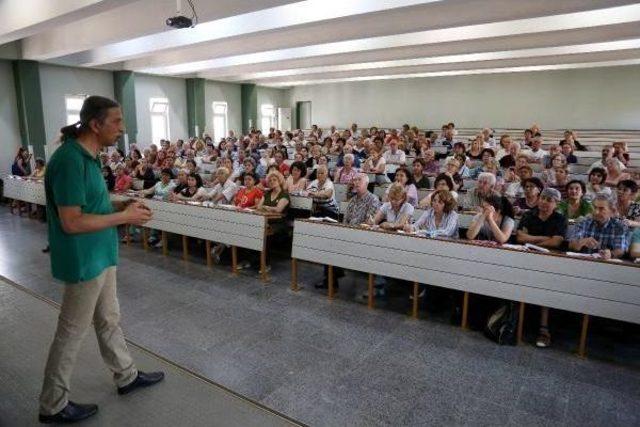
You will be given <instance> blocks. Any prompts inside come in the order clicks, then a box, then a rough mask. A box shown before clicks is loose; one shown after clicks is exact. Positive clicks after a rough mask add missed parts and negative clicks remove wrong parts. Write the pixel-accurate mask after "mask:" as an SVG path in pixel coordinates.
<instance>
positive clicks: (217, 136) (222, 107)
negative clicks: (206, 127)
mask: <svg viewBox="0 0 640 427" xmlns="http://www.w3.org/2000/svg"><path fill="white" fill-rule="evenodd" d="M226 136H227V103H226V102H214V103H213V140H214V141H220V140H221V139H222V138H225V137H226Z"/></svg>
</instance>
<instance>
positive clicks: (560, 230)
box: [516, 188, 567, 348]
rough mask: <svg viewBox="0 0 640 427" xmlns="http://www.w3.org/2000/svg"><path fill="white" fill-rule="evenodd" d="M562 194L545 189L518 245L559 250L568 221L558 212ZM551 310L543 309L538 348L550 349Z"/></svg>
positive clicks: (523, 223) (524, 224) (523, 225)
mask: <svg viewBox="0 0 640 427" xmlns="http://www.w3.org/2000/svg"><path fill="white" fill-rule="evenodd" d="M560 199H561V197H560V193H559V192H558V190H556V189H553V188H545V189H544V190H543V191H542V193H541V194H540V200H539V201H538V206H537V207H535V208H533V209H531V210H530V211H527V212H526V213H525V214H524V215H523V216H522V219H521V220H520V223H519V224H518V232H517V234H516V240H517V241H518V243H520V244H523V243H531V244H533V245H536V246H541V247H543V248H547V249H558V248H559V247H560V245H562V242H563V241H564V236H565V234H566V232H567V220H566V218H565V217H564V216H562V214H560V213H558V212H557V211H556V208H557V207H558V203H559V202H560ZM549 345H551V333H550V332H549V308H548V307H541V313H540V330H539V332H538V338H537V340H536V346H537V347H541V348H544V347H549Z"/></svg>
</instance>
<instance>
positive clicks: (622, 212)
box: [614, 179, 640, 227]
mask: <svg viewBox="0 0 640 427" xmlns="http://www.w3.org/2000/svg"><path fill="white" fill-rule="evenodd" d="M616 190H617V191H616V194H617V196H618V197H617V199H616V200H617V201H616V205H615V210H614V211H615V214H616V216H618V217H619V218H622V219H623V220H624V223H625V224H626V225H627V226H628V227H640V202H636V201H635V200H636V197H637V196H638V184H636V182H635V181H633V180H630V179H627V180H623V181H620V182H619V183H618V186H617V189H616Z"/></svg>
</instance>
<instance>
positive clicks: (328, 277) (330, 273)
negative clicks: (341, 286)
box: [327, 265, 333, 299]
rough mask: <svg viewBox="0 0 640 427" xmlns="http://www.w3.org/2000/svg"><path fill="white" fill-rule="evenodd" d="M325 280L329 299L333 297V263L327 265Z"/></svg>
mask: <svg viewBox="0 0 640 427" xmlns="http://www.w3.org/2000/svg"><path fill="white" fill-rule="evenodd" d="M327 281H328V282H329V283H328V284H329V299H333V265H330V266H329V267H328V274H327Z"/></svg>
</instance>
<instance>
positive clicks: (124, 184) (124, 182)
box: [113, 164, 133, 193]
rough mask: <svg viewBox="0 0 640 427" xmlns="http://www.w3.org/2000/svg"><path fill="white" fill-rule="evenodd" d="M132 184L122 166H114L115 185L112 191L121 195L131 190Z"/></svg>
mask: <svg viewBox="0 0 640 427" xmlns="http://www.w3.org/2000/svg"><path fill="white" fill-rule="evenodd" d="M132 184H133V180H132V179H131V177H130V176H129V175H127V172H126V171H125V169H124V165H122V164H119V165H118V166H116V184H115V187H114V188H113V191H115V192H116V193H122V192H123V191H128V190H130V189H131V185H132Z"/></svg>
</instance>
